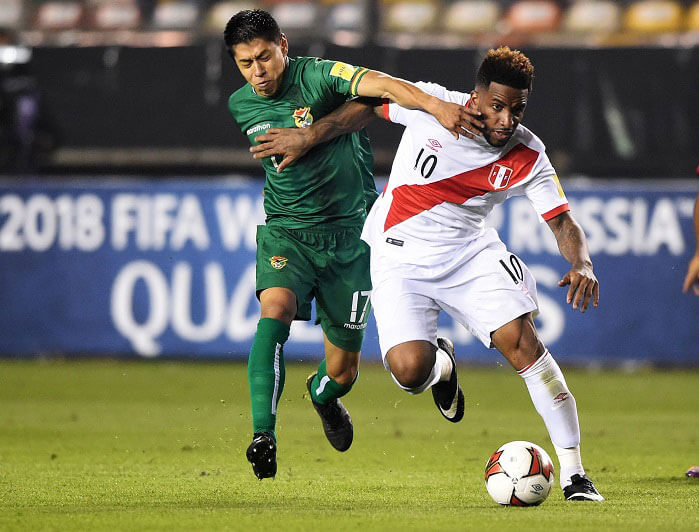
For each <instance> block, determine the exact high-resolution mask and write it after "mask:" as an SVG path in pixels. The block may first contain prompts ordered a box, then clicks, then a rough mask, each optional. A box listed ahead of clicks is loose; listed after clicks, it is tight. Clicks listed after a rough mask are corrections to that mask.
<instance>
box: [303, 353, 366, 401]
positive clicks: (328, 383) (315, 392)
mask: <svg viewBox="0 0 699 532" xmlns="http://www.w3.org/2000/svg"><path fill="white" fill-rule="evenodd" d="M357 377H359V372H357ZM357 377H355V378H354V380H353V381H352V384H350V385H349V386H340V385H339V384H338V383H336V382H335V381H334V380H332V379H331V378H330V377H329V376H328V372H327V369H326V364H325V359H323V361H322V362H321V363H320V365H319V366H318V373H317V374H316V376H315V377H313V380H312V381H311V399H313V400H314V401H315V402H316V403H320V404H322V405H324V404H326V403H328V402H329V401H332V400H333V399H339V398H340V397H342V396H343V395H345V394H347V393H348V392H349V391H350V390H351V389H352V386H354V383H355V382H357Z"/></svg>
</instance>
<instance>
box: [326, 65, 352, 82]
mask: <svg viewBox="0 0 699 532" xmlns="http://www.w3.org/2000/svg"><path fill="white" fill-rule="evenodd" d="M355 70H357V69H356V68H355V67H353V66H352V65H348V64H347V63H340V62H338V63H335V65H333V67H332V69H331V70H330V75H331V76H335V77H336V78H342V79H344V80H345V81H350V80H351V79H352V75H353V74H354V72H355Z"/></svg>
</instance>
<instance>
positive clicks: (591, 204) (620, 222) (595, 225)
mask: <svg viewBox="0 0 699 532" xmlns="http://www.w3.org/2000/svg"><path fill="white" fill-rule="evenodd" d="M564 187H565V188H566V193H567V196H568V198H569V200H570V203H571V206H572V211H573V214H574V216H575V217H576V219H577V220H578V221H579V222H580V224H581V225H582V226H583V228H584V229H585V231H586V233H587V235H588V239H589V246H590V251H591V254H592V257H593V262H594V266H595V272H596V274H597V276H598V278H599V280H600V286H601V299H600V306H599V308H596V309H592V308H591V309H589V310H588V312H586V313H585V314H581V313H580V312H579V311H574V310H573V309H572V308H571V307H570V306H568V305H566V304H565V294H566V289H563V288H559V287H558V286H557V284H556V283H557V282H558V280H559V279H560V278H561V277H562V276H563V275H564V273H565V272H566V271H567V263H566V262H565V260H563V259H562V258H561V257H560V255H559V253H558V249H557V246H556V242H555V239H554V238H553V235H552V234H551V232H550V230H549V228H548V226H547V225H546V224H545V223H539V219H538V217H537V216H536V214H535V213H534V211H533V209H532V208H531V206H530V205H529V202H528V201H527V200H526V199H525V198H512V199H510V200H508V201H507V202H506V203H505V204H504V205H503V206H501V207H499V208H497V209H496V210H495V211H494V212H493V214H492V216H491V217H490V219H489V223H490V224H491V225H492V226H494V227H496V228H497V229H498V231H499V232H500V235H501V237H502V239H503V240H504V241H505V243H506V244H507V245H508V248H509V249H510V251H512V252H513V253H516V254H517V255H518V256H519V257H520V258H521V259H522V260H524V262H525V263H526V264H527V265H528V266H529V268H530V270H531V271H532V273H533V274H534V276H535V277H536V279H537V283H538V288H539V303H540V310H541V314H540V316H539V317H538V318H537V326H538V328H539V331H540V333H541V336H542V338H543V340H544V342H545V343H546V344H547V346H548V347H549V348H550V349H551V351H552V352H553V353H554V354H555V356H556V358H557V359H559V360H561V361H562V362H564V363H575V364H586V363H594V364H597V363H599V364H608V363H609V364H620V363H625V362H627V361H642V362H643V361H648V362H653V363H659V364H669V365H678V364H681V365H695V364H696V363H697V362H698V361H699V298H697V297H695V296H693V295H687V294H682V293H681V284H682V280H683V278H684V274H685V272H686V267H687V263H688V261H689V258H690V256H691V254H692V253H693V251H694V236H693V227H692V210H693V205H694V199H695V197H696V190H697V189H696V183H694V182H687V181H685V182H665V183H663V184H662V185H658V186H648V185H643V186H641V185H638V184H632V183H621V182H616V183H612V184H601V183H600V182H597V181H594V182H593V181H590V182H584V181H567V182H564ZM262 223H264V212H263V209H262V183H261V181H259V180H251V179H245V178H243V177H230V178H217V179H153V180H146V179H140V180H130V179H121V178H94V179H90V180H78V181H66V180H62V181H51V180H48V181H47V180H45V179H41V180H40V179H36V180H21V181H20V180H6V181H3V182H2V187H1V188H0V354H2V355H6V356H30V355H36V354H55V353H60V354H64V355H68V356H70V355H83V354H87V355H93V356H118V355H138V356H143V357H158V356H178V357H181V356H184V357H193V358H196V357H206V358H245V357H246V356H247V352H248V349H249V347H250V344H251V342H252V338H253V335H254V333H255V328H256V325H257V320H258V313H259V304H258V302H257V299H256V298H255V289H254V287H255V284H254V283H255V232H256V227H257V225H258V224H262ZM441 320H442V321H441V322H440V326H441V328H442V330H441V334H443V335H446V336H449V337H451V338H452V339H453V340H454V343H455V344H456V346H457V354H458V357H459V358H460V359H461V360H463V361H473V362H493V361H496V360H502V359H501V358H500V357H499V355H498V354H497V353H496V352H495V351H492V350H488V349H486V348H485V347H483V345H482V344H480V342H478V341H477V340H475V339H474V338H473V337H472V336H471V335H470V334H469V333H468V332H467V331H466V330H465V329H464V328H462V327H461V326H460V325H458V324H456V323H454V322H453V321H452V320H451V318H449V317H448V316H446V315H443V316H442V318H441ZM285 353H286V356H287V358H295V359H299V358H307V357H309V356H310V357H313V358H318V357H319V356H321V353H322V333H321V330H320V328H319V327H318V326H314V325H313V324H312V322H295V323H294V325H293V326H292V333H291V337H290V340H289V342H288V343H287V344H286V346H285ZM363 357H364V359H365V360H366V359H371V360H380V355H379V348H378V338H377V332H376V326H375V323H374V321H373V318H372V319H371V321H370V324H369V326H368V328H367V332H366V340H365V343H364V347H363Z"/></svg>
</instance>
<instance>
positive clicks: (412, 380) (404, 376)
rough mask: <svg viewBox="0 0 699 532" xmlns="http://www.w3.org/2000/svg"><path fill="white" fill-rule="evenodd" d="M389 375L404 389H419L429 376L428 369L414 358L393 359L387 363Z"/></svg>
mask: <svg viewBox="0 0 699 532" xmlns="http://www.w3.org/2000/svg"><path fill="white" fill-rule="evenodd" d="M389 366H390V368H391V374H392V375H393V378H394V379H395V380H396V382H397V383H398V384H399V385H400V386H401V387H402V388H404V389H406V390H411V389H416V388H419V387H420V386H421V385H422V384H424V382H425V381H426V380H427V378H428V377H429V375H430V369H431V368H428V367H425V365H424V364H423V363H422V362H421V361H420V360H419V359H417V358H415V357H394V358H393V359H392V360H390V361H389Z"/></svg>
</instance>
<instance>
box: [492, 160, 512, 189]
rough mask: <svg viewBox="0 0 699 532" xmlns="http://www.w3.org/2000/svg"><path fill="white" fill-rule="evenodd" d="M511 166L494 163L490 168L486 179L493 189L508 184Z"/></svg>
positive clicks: (501, 187)
mask: <svg viewBox="0 0 699 532" xmlns="http://www.w3.org/2000/svg"><path fill="white" fill-rule="evenodd" d="M512 172H513V170H512V168H508V167H507V166H503V165H501V164H497V163H496V164H494V165H493V167H492V168H491V169H490V175H489V176H488V181H489V182H490V184H491V185H492V187H493V188H494V189H495V190H500V189H503V188H507V185H509V184H510V178H511V177H512Z"/></svg>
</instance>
